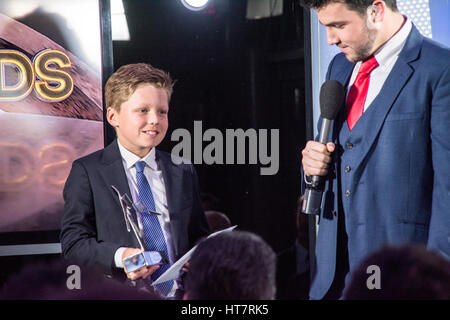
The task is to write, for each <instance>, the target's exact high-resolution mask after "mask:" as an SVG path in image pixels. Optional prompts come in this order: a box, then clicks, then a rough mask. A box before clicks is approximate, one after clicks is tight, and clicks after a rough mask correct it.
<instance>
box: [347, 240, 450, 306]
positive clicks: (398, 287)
mask: <svg viewBox="0 0 450 320" xmlns="http://www.w3.org/2000/svg"><path fill="white" fill-rule="evenodd" d="M374 266H375V267H376V268H377V269H378V270H379V275H380V278H379V288H380V289H377V288H373V289H369V288H368V287H369V286H368V282H370V279H369V277H371V276H372V275H375V272H376V271H371V270H374V269H373V268H374ZM368 270H369V271H368ZM344 299H346V300H449V299H450V261H448V260H447V259H446V258H444V257H443V256H441V255H440V254H438V253H437V252H433V251H428V250H427V249H426V248H425V247H423V246H419V245H403V246H386V247H384V248H382V249H380V250H379V251H377V252H375V253H373V254H371V255H369V256H368V257H367V258H366V259H365V260H364V261H363V262H362V263H361V265H360V266H359V268H358V269H357V270H356V271H355V272H354V273H353V274H352V276H351V280H350V284H349V286H348V287H347V289H346V290H345V292H344Z"/></svg>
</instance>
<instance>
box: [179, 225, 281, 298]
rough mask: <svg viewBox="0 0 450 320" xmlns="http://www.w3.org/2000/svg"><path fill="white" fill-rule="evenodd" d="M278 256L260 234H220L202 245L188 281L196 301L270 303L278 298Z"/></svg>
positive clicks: (188, 295)
mask: <svg viewBox="0 0 450 320" xmlns="http://www.w3.org/2000/svg"><path fill="white" fill-rule="evenodd" d="M275 271H276V256H275V253H274V251H273V250H272V248H271V247H270V246H269V245H268V244H267V243H266V242H265V241H264V240H263V239H262V238H261V237H259V236H258V235H256V234H253V233H250V232H245V231H232V232H224V233H221V234H218V235H216V236H214V237H211V238H208V239H205V240H203V241H202V242H200V243H199V244H198V247H197V248H196V250H195V251H194V253H193V255H192V258H191V260H190V264H189V271H188V272H187V275H186V278H185V292H186V294H185V298H186V299H192V300H229V299H233V300H269V299H274V298H275V293H276V283H275Z"/></svg>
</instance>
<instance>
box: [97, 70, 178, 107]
mask: <svg viewBox="0 0 450 320" xmlns="http://www.w3.org/2000/svg"><path fill="white" fill-rule="evenodd" d="M141 84H151V85H153V86H155V87H157V88H161V89H164V90H166V92H167V97H168V99H169V101H170V97H171V96H172V92H173V84H174V83H173V81H172V78H171V77H170V75H169V73H167V72H165V71H163V70H161V69H157V68H154V67H152V66H151V65H150V64H147V63H133V64H127V65H123V66H121V67H120V68H119V69H117V70H116V72H114V73H113V74H112V75H111V76H110V77H109V79H108V81H107V82H106V85H105V105H106V108H110V107H111V108H114V109H116V110H117V111H120V106H121V105H122V103H123V102H125V101H127V100H128V98H129V97H130V96H131V95H132V94H133V93H134V91H135V90H136V89H137V87H138V86H139V85H141Z"/></svg>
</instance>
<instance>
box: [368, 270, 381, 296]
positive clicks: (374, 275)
mask: <svg viewBox="0 0 450 320" xmlns="http://www.w3.org/2000/svg"><path fill="white" fill-rule="evenodd" d="M366 272H367V274H371V276H370V277H369V278H367V281H366V285H367V289H369V290H373V289H381V270H380V267H379V266H377V265H370V266H368V267H367V271H366Z"/></svg>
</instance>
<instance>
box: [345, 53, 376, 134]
mask: <svg viewBox="0 0 450 320" xmlns="http://www.w3.org/2000/svg"><path fill="white" fill-rule="evenodd" d="M377 66H378V62H377V60H376V59H375V57H372V58H370V59H368V60H366V61H364V62H363V63H362V64H361V67H360V68H359V71H358V74H357V75H356V79H355V82H353V84H352V86H351V87H350V91H349V92H348V95H347V103H346V105H345V108H346V110H347V123H348V127H349V129H350V130H352V129H353V126H354V125H355V124H356V122H357V121H358V120H359V118H360V117H361V116H362V114H363V112H364V103H365V102H366V97H367V90H368V89H369V82H370V73H371V72H372V70H373V69H375V68H376V67H377Z"/></svg>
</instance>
